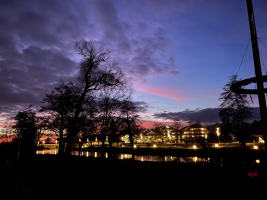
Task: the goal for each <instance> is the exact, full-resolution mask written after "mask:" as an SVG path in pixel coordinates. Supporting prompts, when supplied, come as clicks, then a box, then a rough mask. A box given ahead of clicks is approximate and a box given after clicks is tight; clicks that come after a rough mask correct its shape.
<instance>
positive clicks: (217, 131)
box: [216, 128, 220, 143]
mask: <svg viewBox="0 0 267 200" xmlns="http://www.w3.org/2000/svg"><path fill="white" fill-rule="evenodd" d="M216 129H217V130H216V133H217V135H218V139H219V143H220V138H219V136H220V132H219V128H216Z"/></svg>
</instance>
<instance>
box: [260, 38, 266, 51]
mask: <svg viewBox="0 0 267 200" xmlns="http://www.w3.org/2000/svg"><path fill="white" fill-rule="evenodd" d="M258 40H259V41H260V42H261V43H262V45H263V46H264V47H265V49H266V50H267V48H266V46H265V45H264V44H263V42H262V41H261V39H260V38H258Z"/></svg>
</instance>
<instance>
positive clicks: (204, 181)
mask: <svg viewBox="0 0 267 200" xmlns="http://www.w3.org/2000/svg"><path fill="white" fill-rule="evenodd" d="M20 169H21V171H22V173H21V176H22V177H23V179H24V180H25V181H26V183H27V184H28V187H29V190H30V193H31V196H32V198H33V199H41V200H42V199H63V198H69V197H72V198H74V199H78V198H86V199H87V198H89V197H90V196H91V195H97V196H98V198H100V199H103V198H111V199H113V198H121V197H124V198H130V197H131V198H133V197H135V198H140V197H142V198H149V199H151V198H158V197H159V196H162V197H163V198H171V197H176V198H178V197H182V196H183V195H188V197H190V198H189V199H191V197H199V198H200V197H201V196H206V197H208V196H213V198H214V195H215V196H218V197H219V196H220V197H227V195H228V194H227V193H229V192H230V191H234V192H230V194H231V195H230V196H229V197H228V199H231V197H233V198H234V197H236V198H237V197H238V198H240V197H242V196H244V197H246V199H247V198H248V197H251V198H252V197H253V198H255V197H264V195H265V197H267V196H266V194H265V193H264V192H265V188H266V184H265V183H266V170H264V169H260V168H255V167H249V168H245V167H215V166H201V165H195V164H185V163H155V162H138V161H132V160H112V159H101V158H85V157H75V156H70V157H59V156H57V155H35V156H34V158H33V159H31V160H28V161H25V162H24V163H22V164H21V166H20ZM250 171H251V172H254V171H256V172H257V173H258V175H259V176H258V177H252V178H251V177H248V172H250Z"/></svg>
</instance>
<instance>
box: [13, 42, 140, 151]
mask: <svg viewBox="0 0 267 200" xmlns="http://www.w3.org/2000/svg"><path fill="white" fill-rule="evenodd" d="M75 49H76V50H77V52H78V54H79V55H80V56H81V57H82V62H81V63H80V69H79V74H78V76H77V77H75V78H73V79H71V80H68V81H63V80H61V81H60V84H59V85H58V86H57V87H55V88H54V90H52V91H51V93H50V94H46V97H45V98H44V99H43V101H42V102H41V103H43V105H42V106H41V107H40V108H38V109H33V108H32V107H31V106H30V107H28V108H26V109H25V110H23V111H20V112H18V113H17V115H16V116H15V118H14V119H15V120H16V124H15V125H14V126H13V128H15V129H16V130H17V133H19V134H20V136H23V139H22V143H21V151H22V152H25V154H28V153H29V154H31V153H35V149H36V148H35V147H36V145H37V142H38V141H39V139H40V137H41V136H42V135H43V134H44V133H45V132H47V131H49V132H50V133H51V134H55V135H56V136H57V137H58V138H59V154H66V155H70V153H71V148H72V145H73V142H74V140H75V138H76V139H77V140H78V141H79V144H80V145H82V144H83V142H86V141H87V138H89V140H90V141H92V140H93V139H94V137H95V136H96V135H97V138H98V139H99V140H100V141H101V142H102V147H103V148H104V147H105V144H104V143H105V141H106V138H107V137H106V136H108V142H109V144H110V145H111V143H112V142H116V141H118V138H119V135H120V134H128V135H129V138H130V142H131V144H132V145H133V135H134V134H135V133H136V132H137V131H138V129H139V126H138V124H139V116H138V115H136V107H135V105H134V102H133V101H132V99H131V97H132V94H133V89H132V87H131V81H130V79H129V78H127V77H126V76H125V75H124V73H123V71H122V69H121V68H120V67H119V66H118V64H117V63H116V62H114V61H113V60H112V58H111V57H110V52H109V51H107V50H106V49H104V48H103V47H100V48H96V47H95V45H94V42H93V41H85V40H82V41H80V42H77V43H76V44H75ZM65 144H66V149H65V150H64V147H65ZM26 152H27V153H26Z"/></svg>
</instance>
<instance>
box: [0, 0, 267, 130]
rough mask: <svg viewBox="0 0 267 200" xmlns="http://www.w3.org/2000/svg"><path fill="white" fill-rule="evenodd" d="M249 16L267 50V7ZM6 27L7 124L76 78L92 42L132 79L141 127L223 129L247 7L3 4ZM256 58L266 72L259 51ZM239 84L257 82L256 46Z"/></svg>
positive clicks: (1, 85)
mask: <svg viewBox="0 0 267 200" xmlns="http://www.w3.org/2000/svg"><path fill="white" fill-rule="evenodd" d="M253 9H254V15H255V21H256V28H257V34H258V37H259V38H260V40H261V41H262V42H263V43H264V45H265V46H266V47H267V23H266V19H267V12H266V11H267V1H266V0H257V1H256V0H254V1H253ZM0 27H1V30H0V44H1V45H0V107H1V108H2V114H0V115H1V118H0V119H1V120H2V121H3V120H4V119H5V118H6V117H14V116H15V115H16V113H17V112H18V110H22V109H23V108H25V107H27V106H29V105H33V107H38V106H39V105H40V101H41V100H42V99H43V98H44V97H45V94H46V93H50V91H51V90H52V89H53V88H54V87H56V86H57V84H58V82H59V80H60V79H68V78H71V77H73V76H75V75H76V74H77V70H78V69H79V62H80V61H81V57H79V55H78V54H77V52H76V50H75V49H74V43H75V42H77V41H79V40H81V39H85V40H90V39H93V40H94V41H95V44H96V46H100V45H102V46H104V47H106V48H107V49H108V50H110V51H111V52H112V53H111V56H112V57H113V58H114V59H115V60H116V61H117V62H118V63H119V66H120V67H121V68H122V69H123V70H124V72H125V74H126V75H127V76H130V77H132V78H133V79H134V81H133V86H134V89H135V93H134V96H133V100H134V101H136V105H138V108H139V111H140V112H139V114H140V115H141V116H142V120H143V121H144V124H143V125H144V126H145V127H150V126H151V125H152V123H153V121H161V122H169V124H170V122H171V120H172V118H173V117H175V116H178V117H180V119H181V120H183V121H187V120H188V119H189V118H201V120H202V121H207V122H219V117H218V111H219V110H218V106H219V105H220V101H219V100H218V98H219V96H220V93H221V92H222V88H223V86H224V85H225V84H226V83H227V82H228V80H229V76H231V75H233V74H235V73H237V71H238V68H239V66H240V63H241V61H242V58H243V55H244V53H245V50H246V47H247V44H248V41H249V38H250V32H249V22H248V14H247V6H246V1H245V0H235V1H233V0H224V1H221V0H201V1H199V0H186V1H182V0H95V1H93V0H64V1H63V0H45V1H43V0H42V1H41V0H40V1H38V0H25V1H21V0H0ZM259 50H260V53H261V56H262V60H263V63H264V64H265V67H266V68H267V49H266V48H265V47H264V46H263V45H262V44H261V42H260V41H259ZM262 72H263V74H266V70H265V68H264V65H263V64H262ZM238 75H239V77H240V78H242V79H245V78H250V77H253V76H255V73H254V65H253V57H252V48H251V43H249V46H248V49H247V52H246V55H245V57H244V60H243V63H242V65H241V68H240V71H239V73H238ZM252 87H253V88H254V87H255V86H254V85H253V86H252ZM253 101H254V104H252V105H251V106H253V107H257V106H258V103H257V102H258V100H257V97H256V96H254V97H253ZM254 114H255V115H254V117H255V119H259V118H258V117H259V115H258V110H255V111H254Z"/></svg>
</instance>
